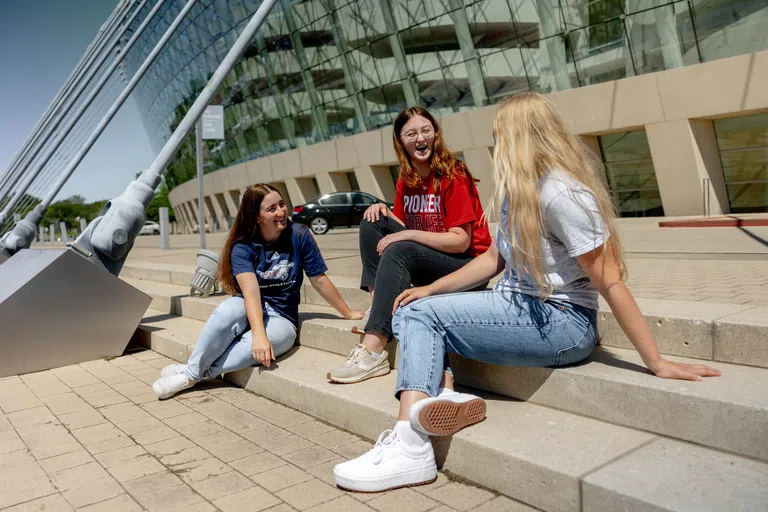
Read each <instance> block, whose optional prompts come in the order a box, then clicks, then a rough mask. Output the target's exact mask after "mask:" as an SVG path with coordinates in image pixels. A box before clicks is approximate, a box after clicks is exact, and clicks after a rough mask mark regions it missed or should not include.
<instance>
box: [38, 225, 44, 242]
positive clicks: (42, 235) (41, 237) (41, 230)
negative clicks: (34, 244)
mask: <svg viewBox="0 0 768 512" xmlns="http://www.w3.org/2000/svg"><path fill="white" fill-rule="evenodd" d="M38 237H39V238H38V240H37V241H38V243H41V244H44V243H45V227H43V226H40V233H39V234H38Z"/></svg>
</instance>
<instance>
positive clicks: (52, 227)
mask: <svg viewBox="0 0 768 512" xmlns="http://www.w3.org/2000/svg"><path fill="white" fill-rule="evenodd" d="M55 241H56V225H55V224H51V245H53V243H54V242H55Z"/></svg>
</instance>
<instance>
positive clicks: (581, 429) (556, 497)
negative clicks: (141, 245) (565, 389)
mask: <svg viewBox="0 0 768 512" xmlns="http://www.w3.org/2000/svg"><path fill="white" fill-rule="evenodd" d="M334 361H336V358H335V356H333V355H332V354H328V353H325V352H322V351H319V350H313V349H308V348H303V347H302V348H298V349H293V350H292V351H291V352H289V353H288V354H287V355H286V356H284V357H283V358H281V359H280V360H279V361H278V364H277V367H276V368H275V369H274V370H268V371H262V370H260V369H248V370H244V371H241V372H236V373H235V374H232V375H230V376H229V378H228V380H230V381H231V382H234V383H235V384H237V385H240V386H244V387H245V388H246V389H249V390H251V391H254V392H256V393H259V394H261V395H263V396H266V397H268V398H270V399H273V400H276V401H278V402H280V403H284V404H286V405H289V406H291V407H293V408H295V409H298V410H301V411H304V412H306V413H307V414H311V415H313V416H316V417H318V418H320V419H322V420H324V421H328V422H329V423H332V424H334V425H336V426H339V427H341V428H344V429H347V430H349V431H351V432H354V433H356V434H358V435H361V436H363V437H366V438H368V439H375V438H376V436H378V435H379V433H380V432H381V431H383V430H385V429H387V428H391V426H392V424H393V422H394V420H395V414H396V412H397V404H398V402H397V400H396V399H395V398H394V396H393V394H392V390H393V388H394V383H395V375H394V372H393V373H392V374H390V375H388V376H385V377H381V378H377V379H372V380H369V381H367V382H363V383H360V384H356V385H354V386H336V385H332V384H329V383H328V381H327V380H326V379H325V375H324V372H323V371H322V370H324V369H325V368H326V367H327V366H328V365H329V364H332V363H333V362H334ZM487 399H488V418H487V419H486V420H485V421H484V422H482V423H480V424H478V425H475V426H473V427H472V428H469V429H467V430H465V431H463V432H460V433H459V434H457V435H455V436H453V437H451V438H442V439H440V440H439V441H438V442H437V443H436V452H437V457H438V461H439V462H441V463H442V466H443V468H444V469H447V470H449V471H451V472H453V473H455V474H457V475H460V476H464V477H467V478H470V477H471V478H472V479H473V481H475V482H477V483H479V484H481V485H485V486H488V487H490V488H492V489H496V490H498V491H499V492H502V493H504V494H506V495H509V496H511V497H513V498H515V499H517V500H520V501H523V502H526V503H529V504H531V505H534V506H536V507H539V508H542V509H544V510H558V511H577V510H580V508H581V507H580V496H579V495H580V477H581V475H583V474H585V473H588V472H590V471H593V470H594V469H597V468H598V467H600V466H602V465H603V464H605V463H607V462H609V461H611V460H614V459H616V458H618V457H621V456H623V455H625V454H627V453H629V452H630V451H631V450H633V449H637V448H638V447H640V446H642V445H643V444H644V443H647V442H648V441H650V440H651V439H653V438H654V436H652V435H651V434H647V433H644V432H639V431H634V430H631V429H627V428H623V427H618V426H615V425H611V424H608V423H603V422H600V421H597V420H592V419H588V418H583V417H580V416H577V415H574V414H568V413H565V412H561V411H556V410H553V409H549V408H546V407H540V406H536V405H533V404H526V403H517V402H513V401H509V400H507V399H504V398H501V397H497V396H491V395H488V396H487ZM598 445H599V446H600V449H599V450H596V449H595V446H598ZM554 446H557V449H553V447H554Z"/></svg>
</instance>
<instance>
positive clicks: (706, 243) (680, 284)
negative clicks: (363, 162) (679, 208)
mask: <svg viewBox="0 0 768 512" xmlns="http://www.w3.org/2000/svg"><path fill="white" fill-rule="evenodd" d="M622 221H625V222H622V224H621V229H622V232H623V238H624V240H623V241H624V249H625V253H626V259H627V266H628V270H629V280H628V282H627V284H628V286H629V288H630V290H631V291H632V293H633V294H634V295H635V296H636V297H638V298H648V299H668V300H684V301H693V302H699V301H701V302H716V303H723V304H739V305H751V306H768V245H763V244H762V243H761V242H758V241H757V240H756V239H755V238H753V237H751V236H748V235H746V234H744V233H743V232H742V230H740V229H737V228H709V229H702V228H666V229H664V228H658V227H654V226H653V225H652V224H651V223H649V222H648V221H647V220H645V219H639V220H635V219H622ZM627 221H629V222H627ZM755 231H757V228H755ZM764 231H765V233H763V234H762V235H761V236H763V237H764V238H765V239H766V244H768V228H765V229H764ZM224 237H225V235H224V234H223V233H214V234H210V235H209V236H208V238H207V242H208V243H207V246H208V248H209V249H211V250H218V249H219V248H220V247H221V244H222V243H223V241H224ZM315 238H316V240H317V243H318V245H319V246H320V249H321V251H322V253H323V257H324V258H325V260H326V263H327V264H328V268H329V274H330V275H332V276H340V277H342V276H343V277H350V278H359V276H360V272H361V270H362V266H361V263H360V256H359V254H360V253H359V250H358V240H357V230H356V229H345V230H332V231H330V232H329V233H328V234H326V235H322V236H317V237H315ZM158 243H159V239H158V237H150V236H147V237H140V238H139V239H138V240H137V242H136V246H135V247H134V249H133V250H132V251H131V254H130V256H129V257H128V261H127V265H149V266H152V265H159V266H168V265H174V266H175V265H178V266H179V268H183V269H184V270H185V271H187V272H190V276H191V272H192V271H193V270H194V268H193V267H195V266H196V264H197V260H196V254H197V249H196V247H197V244H198V243H199V237H198V236H197V235H178V236H174V237H172V241H171V246H172V247H173V249H170V250H167V251H164V250H161V249H159V248H157V244H158ZM641 249H642V250H641ZM679 251H684V252H679ZM713 251H720V252H713ZM726 251H730V252H726Z"/></svg>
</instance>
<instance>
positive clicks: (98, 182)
mask: <svg viewBox="0 0 768 512" xmlns="http://www.w3.org/2000/svg"><path fill="white" fill-rule="evenodd" d="M116 5H117V0H1V1H0V70H2V79H0V175H2V174H4V173H5V171H6V169H7V168H8V164H9V163H10V161H11V159H12V158H13V156H14V155H15V154H16V152H17V151H18V150H19V148H20V147H21V145H22V143H23V142H24V140H25V139H26V137H27V135H28V134H29V133H30V132H31V131H32V128H33V127H34V126H35V124H36V123H37V121H38V119H40V116H41V115H42V114H43V112H44V111H45V109H46V108H47V107H48V104H49V103H50V102H51V100H52V99H53V97H54V96H55V95H56V92H57V91H58V89H59V87H61V86H62V85H63V83H64V81H65V80H66V78H67V77H68V76H69V73H70V72H71V71H72V70H73V69H74V67H75V65H76V64H77V62H78V61H79V60H80V57H81V56H82V55H83V53H84V52H85V49H86V47H87V46H88V45H89V44H90V42H91V41H92V40H93V38H94V37H95V36H96V32H97V31H98V30H99V27H100V26H101V24H102V23H104V21H106V19H107V18H108V17H109V15H110V13H111V12H112V9H113V8H114V7H115V6H116ZM154 157H155V154H154V151H153V150H152V148H151V147H150V144H149V139H148V138H147V135H146V132H145V131H144V127H143V126H142V123H141V120H140V118H139V114H138V110H137V107H136V104H135V103H134V101H133V100H132V99H130V98H129V100H128V101H127V102H126V103H125V104H124V105H123V107H122V108H121V109H120V112H119V113H118V114H117V116H115V118H114V119H113V120H112V122H111V123H110V125H109V126H108V128H107V129H106V131H105V132H104V133H103V134H102V135H101V137H100V138H99V140H98V141H97V142H96V144H95V145H94V147H93V148H92V149H91V151H90V152H89V153H88V156H87V157H86V158H85V159H84V160H83V162H82V163H81V164H80V166H79V167H78V168H77V170H76V171H75V173H74V174H73V175H72V177H71V178H70V179H69V181H68V182H67V184H66V185H65V186H64V188H63V189H62V191H61V192H60V193H59V195H58V198H59V199H63V198H66V197H69V196H71V195H73V194H80V195H82V196H85V198H86V200H88V201H96V200H99V199H110V198H112V197H115V196H117V195H119V194H120V193H121V192H122V191H123V190H124V189H125V186H126V185H127V184H128V183H129V182H130V181H131V180H132V179H133V178H134V176H135V175H136V173H137V172H139V171H142V170H143V169H144V168H146V167H148V166H149V164H150V163H151V162H152V160H153V159H154Z"/></svg>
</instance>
